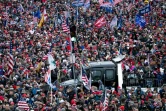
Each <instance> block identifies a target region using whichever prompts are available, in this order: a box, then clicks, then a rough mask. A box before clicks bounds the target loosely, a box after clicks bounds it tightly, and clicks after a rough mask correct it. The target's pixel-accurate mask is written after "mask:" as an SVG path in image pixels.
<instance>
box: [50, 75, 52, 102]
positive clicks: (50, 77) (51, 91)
mask: <svg viewBox="0 0 166 111" xmlns="http://www.w3.org/2000/svg"><path fill="white" fill-rule="evenodd" d="M50 81H51V73H50ZM50 87H51V86H50ZM51 105H52V87H51Z"/></svg>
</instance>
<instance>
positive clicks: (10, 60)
mask: <svg viewBox="0 0 166 111" xmlns="http://www.w3.org/2000/svg"><path fill="white" fill-rule="evenodd" d="M12 49H13V44H12V41H10V53H9V54H8V56H7V58H8V63H7V66H8V72H7V75H10V74H12V72H13V67H14V58H13V55H12Z"/></svg>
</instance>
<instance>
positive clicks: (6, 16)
mask: <svg viewBox="0 0 166 111" xmlns="http://www.w3.org/2000/svg"><path fill="white" fill-rule="evenodd" d="M3 18H4V19H5V20H9V14H8V13H7V12H4V13H3Z"/></svg>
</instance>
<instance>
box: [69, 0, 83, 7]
mask: <svg viewBox="0 0 166 111" xmlns="http://www.w3.org/2000/svg"><path fill="white" fill-rule="evenodd" d="M83 5H84V0H76V1H73V2H72V6H73V7H81V6H83Z"/></svg>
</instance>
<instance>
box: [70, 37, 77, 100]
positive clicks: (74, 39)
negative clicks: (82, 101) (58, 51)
mask: <svg viewBox="0 0 166 111" xmlns="http://www.w3.org/2000/svg"><path fill="white" fill-rule="evenodd" d="M71 42H72V53H71V63H72V72H73V76H74V85H75V93H76V98H77V83H76V75H75V71H74V63H75V52H74V43H75V42H76V38H75V37H72V38H71Z"/></svg>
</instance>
